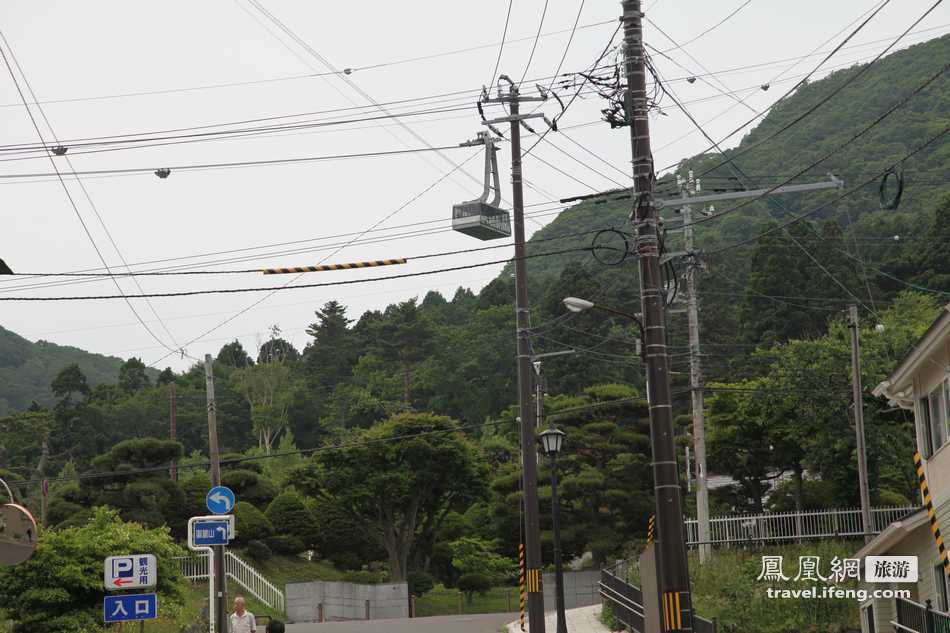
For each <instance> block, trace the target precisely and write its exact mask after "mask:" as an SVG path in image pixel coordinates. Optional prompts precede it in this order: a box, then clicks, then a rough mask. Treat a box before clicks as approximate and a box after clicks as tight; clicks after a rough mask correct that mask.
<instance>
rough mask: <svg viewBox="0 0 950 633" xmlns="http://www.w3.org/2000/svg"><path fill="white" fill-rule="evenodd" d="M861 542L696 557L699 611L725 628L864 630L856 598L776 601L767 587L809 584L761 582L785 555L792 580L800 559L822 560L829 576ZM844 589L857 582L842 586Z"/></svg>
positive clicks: (692, 563) (763, 632) (634, 576)
mask: <svg viewBox="0 0 950 633" xmlns="http://www.w3.org/2000/svg"><path fill="white" fill-rule="evenodd" d="M855 549H856V547H855V544H854V543H853V542H852V543H847V542H835V541H822V542H817V543H803V544H796V545H780V546H765V547H762V548H760V549H755V550H743V549H738V548H735V549H720V550H716V551H714V552H713V555H712V557H711V558H710V559H709V561H707V562H706V563H705V564H703V565H700V564H699V558H698V555H697V554H696V553H695V552H693V553H691V554H690V560H689V571H690V579H691V581H692V590H693V600H694V604H695V605H696V613H697V614H698V615H700V616H702V617H703V618H706V619H707V620H711V619H713V618H715V619H716V620H717V621H718V623H719V629H720V630H726V631H730V630H734V631H755V632H756V633H785V632H787V631H800V632H808V633H812V632H819V631H820V632H821V633H832V632H834V633H836V632H838V631H849V630H856V629H859V628H860V624H859V619H858V616H859V613H858V604H857V601H856V600H854V599H853V598H851V599H848V598H841V599H824V600H805V599H785V600H783V599H774V598H773V599H770V598H768V597H767V595H766V588H767V587H769V586H771V587H773V588H775V589H800V588H803V587H807V586H810V585H812V584H817V585H822V584H832V583H831V582H830V581H829V582H827V583H821V582H819V583H812V582H808V581H802V582H795V581H793V580H789V581H788V582H776V583H766V582H762V581H758V580H756V578H757V577H758V576H759V574H760V572H761V570H762V557H763V556H767V555H768V556H782V557H783V561H784V572H785V575H786V576H789V577H790V578H794V577H795V575H796V573H797V571H798V563H799V556H818V557H820V563H819V570H820V572H821V574H822V575H823V576H827V575H828V574H829V567H830V564H831V559H832V558H834V557H835V556H837V557H838V558H841V559H844V558H849V557H851V556H853V554H854V551H855ZM629 575H630V581H631V582H632V583H634V584H637V585H639V584H640V583H639V574H638V570H637V569H636V566H631V570H630V574H629ZM842 586H844V587H850V586H853V583H852V584H845V585H842Z"/></svg>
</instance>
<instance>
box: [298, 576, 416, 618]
mask: <svg viewBox="0 0 950 633" xmlns="http://www.w3.org/2000/svg"><path fill="white" fill-rule="evenodd" d="M286 598H287V619H288V620H289V621H291V622H319V621H320V615H321V614H320V612H321V609H322V611H323V620H324V621H325V622H337V621H341V620H382V619H385V618H408V617H409V587H408V585H407V584H406V583H404V582H403V583H395V584H380V585H362V584H356V583H351V582H328V581H316V582H298V583H291V584H288V585H287V587H286Z"/></svg>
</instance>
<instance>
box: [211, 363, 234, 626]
mask: <svg viewBox="0 0 950 633" xmlns="http://www.w3.org/2000/svg"><path fill="white" fill-rule="evenodd" d="M205 393H206V396H207V401H208V453H209V457H210V458H211V485H212V486H220V485H221V454H220V452H219V451H218V405H217V402H216V401H215V399H214V365H213V361H212V359H211V354H205ZM210 571H211V572H212V573H213V574H214V586H215V590H216V591H215V601H214V604H210V605H208V608H209V609H214V621H215V623H216V624H217V630H218V631H219V632H220V633H228V605H227V602H226V598H225V596H226V594H227V585H226V584H225V583H226V582H227V577H226V574H225V571H224V546H223V545H215V546H214V569H212V570H210Z"/></svg>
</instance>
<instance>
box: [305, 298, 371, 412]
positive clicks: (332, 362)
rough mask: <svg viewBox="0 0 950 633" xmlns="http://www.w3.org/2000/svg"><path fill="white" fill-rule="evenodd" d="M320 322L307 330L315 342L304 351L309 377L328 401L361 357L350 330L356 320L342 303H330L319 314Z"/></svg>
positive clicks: (317, 312)
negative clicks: (347, 312) (352, 318)
mask: <svg viewBox="0 0 950 633" xmlns="http://www.w3.org/2000/svg"><path fill="white" fill-rule="evenodd" d="M316 317H317V320H316V321H314V322H313V323H311V324H310V325H309V327H307V334H309V335H310V336H312V337H313V340H312V341H311V342H310V343H309V344H308V345H307V347H306V349H304V353H303V356H304V363H305V366H306V372H307V378H308V380H309V382H310V384H311V386H313V387H314V388H315V389H317V390H318V391H319V392H320V394H321V395H322V396H323V397H324V398H326V397H327V396H328V395H329V394H330V393H331V392H332V391H333V389H334V388H335V387H336V386H337V385H338V384H340V383H341V382H343V381H344V380H346V379H347V377H349V375H350V372H351V371H352V367H353V366H354V365H355V364H356V361H357V359H358V357H359V351H358V349H357V340H356V335H355V334H354V333H353V331H352V330H351V329H350V324H351V323H352V320H351V319H349V318H347V316H346V308H345V307H344V306H343V305H342V304H341V303H339V302H338V301H328V302H327V303H326V304H325V305H324V306H323V308H321V309H320V310H317V311H316Z"/></svg>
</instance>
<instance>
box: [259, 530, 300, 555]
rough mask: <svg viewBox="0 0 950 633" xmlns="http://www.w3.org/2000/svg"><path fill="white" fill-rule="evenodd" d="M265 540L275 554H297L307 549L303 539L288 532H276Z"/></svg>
mask: <svg viewBox="0 0 950 633" xmlns="http://www.w3.org/2000/svg"><path fill="white" fill-rule="evenodd" d="M265 542H266V543H267V545H268V547H270V548H271V549H272V550H273V551H274V552H275V553H277V554H299V553H300V552H302V551H304V550H305V549H307V546H306V545H304V544H303V541H301V540H300V539H299V538H297V537H296V536H291V535H290V534H277V535H275V536H271V537H269V538H267V539H266V540H265Z"/></svg>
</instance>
